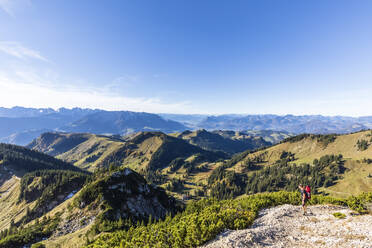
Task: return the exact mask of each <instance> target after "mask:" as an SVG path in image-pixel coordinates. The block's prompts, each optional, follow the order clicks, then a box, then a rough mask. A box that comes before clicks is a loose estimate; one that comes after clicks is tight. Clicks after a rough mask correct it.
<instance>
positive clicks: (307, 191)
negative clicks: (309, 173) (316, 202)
mask: <svg viewBox="0 0 372 248" xmlns="http://www.w3.org/2000/svg"><path fill="white" fill-rule="evenodd" d="M305 194H306V198H307V199H311V189H310V186H309V185H306V187H305Z"/></svg>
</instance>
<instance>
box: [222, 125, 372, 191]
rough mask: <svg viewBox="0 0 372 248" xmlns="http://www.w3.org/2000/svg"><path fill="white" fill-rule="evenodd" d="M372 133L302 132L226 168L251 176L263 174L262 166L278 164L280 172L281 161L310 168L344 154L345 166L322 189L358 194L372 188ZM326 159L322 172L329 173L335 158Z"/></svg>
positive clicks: (312, 180)
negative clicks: (307, 133) (323, 133)
mask: <svg viewBox="0 0 372 248" xmlns="http://www.w3.org/2000/svg"><path fill="white" fill-rule="evenodd" d="M371 137H372V132H371V131H362V132H357V133H352V134H346V135H299V136H295V137H292V138H288V139H287V140H284V141H283V142H281V143H280V144H277V145H274V146H272V147H269V148H267V149H262V150H260V151H257V152H246V153H245V154H244V153H242V154H241V157H242V158H241V159H240V160H239V161H237V162H236V163H234V164H231V166H229V168H226V169H225V170H226V171H231V173H236V175H243V176H244V177H248V178H250V177H252V176H256V177H257V176H259V175H260V173H261V170H262V168H264V167H267V166H271V167H272V166H274V165H275V166H276V167H275V166H274V167H273V170H274V169H275V168H278V169H277V171H276V172H272V173H274V174H275V173H276V175H277V173H279V171H278V170H279V166H280V164H282V165H283V164H284V165H285V166H286V167H293V168H295V167H296V166H297V167H299V166H304V165H306V164H309V165H310V167H309V168H310V169H312V168H314V167H313V166H314V163H317V162H318V161H319V160H320V159H321V158H323V159H325V161H327V159H326V158H327V156H331V155H336V156H339V155H341V156H342V168H343V169H340V171H339V172H337V173H338V174H335V175H333V177H334V178H333V179H332V183H329V184H328V185H327V186H326V187H321V186H320V185H318V186H319V190H320V191H323V192H326V193H329V194H331V195H335V196H343V197H346V196H349V195H352V194H353V195H356V194H359V193H361V192H368V191H372V180H371V177H369V175H370V174H371V173H372V168H371V164H370V163H371V161H370V158H372V147H371V143H372V140H371ZM326 163H328V165H327V166H326V168H323V169H322V171H319V172H318V173H320V172H321V173H323V172H324V173H328V172H327V171H328V170H330V169H329V168H331V167H330V166H332V163H333V162H332V161H328V162H326ZM280 171H283V173H284V172H285V170H284V169H280ZM310 171H311V170H310ZM310 171H309V172H308V173H310ZM314 173H315V172H314ZM335 173H336V172H335ZM309 175H310V174H309ZM317 175H318V176H321V175H320V174H317ZM273 180H274V179H273ZM307 180H308V181H309V183H311V182H314V181H315V179H311V177H310V178H308V179H307V178H303V179H302V181H305V182H306V181H307ZM292 181H293V180H292ZM248 184H249V183H248Z"/></svg>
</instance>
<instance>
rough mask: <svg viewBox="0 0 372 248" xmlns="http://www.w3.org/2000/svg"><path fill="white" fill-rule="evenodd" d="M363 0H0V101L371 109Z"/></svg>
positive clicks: (198, 108) (250, 109) (371, 51)
mask: <svg viewBox="0 0 372 248" xmlns="http://www.w3.org/2000/svg"><path fill="white" fill-rule="evenodd" d="M371 13H372V1H369V0H366V1H362V0H358V1H342V0H333V1H331V0H330V1H326V0H319V1H295V0H292V1H285V0H282V1H278V0H272V1H269V0H256V1H249V0H244V1H235V0H234V1H227V0H226V1H223V0H221V1H206V0H205V1H200V0H195V1H192V0H184V1H181V0H148V1H145V0H132V1H125V0H120V1H119V0H118V1H109V0H108V1H99V0H96V1H94V0H90V1H76V0H65V1H49V0H44V1H42V0H39V1H36V0H0V106H5V107H10V106H14V105H22V106H33V107H47V106H50V107H54V108H58V107H62V106H65V107H74V106H78V107H97V108H103V109H119V110H134V111H147V112H171V113H204V114H205V113H209V114H223V113H246V114H252V113H259V114H268V113H271V114H297V115H302V114H324V115H350V116H361V115H372V109H371V106H372V15H371Z"/></svg>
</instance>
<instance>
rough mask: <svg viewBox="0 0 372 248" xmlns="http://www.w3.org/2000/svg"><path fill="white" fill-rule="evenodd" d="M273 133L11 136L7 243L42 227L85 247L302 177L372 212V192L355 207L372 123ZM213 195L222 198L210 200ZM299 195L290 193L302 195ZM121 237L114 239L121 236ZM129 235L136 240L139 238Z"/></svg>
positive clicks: (4, 224)
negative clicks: (18, 139)
mask: <svg viewBox="0 0 372 248" xmlns="http://www.w3.org/2000/svg"><path fill="white" fill-rule="evenodd" d="M272 134H273V133H270V134H269V135H268V136H266V137H260V136H255V135H249V133H248V132H237V131H213V132H211V131H207V130H197V131H183V132H179V133H171V134H169V135H167V134H165V133H162V132H152V131H150V132H149V131H145V132H138V133H134V134H131V135H124V136H119V135H98V134H90V133H66V132H46V133H43V134H41V135H40V136H39V137H38V138H37V139H35V140H33V141H32V142H31V143H30V144H29V145H28V146H27V148H23V147H18V146H13V145H5V144H4V145H2V155H1V158H2V160H1V161H2V162H1V166H2V179H1V180H2V181H1V183H2V185H1V189H0V190H1V192H2V193H1V198H0V207H2V208H4V209H6V211H2V213H1V216H0V227H1V230H2V232H1V233H0V234H1V235H2V236H0V237H3V238H1V239H0V247H7V246H8V245H11V244H12V245H13V246H14V247H18V245H21V244H22V245H24V244H28V243H30V242H31V243H33V242H36V241H40V237H41V236H42V237H43V238H44V239H46V240H45V241H43V242H41V244H43V245H45V246H46V247H58V246H62V247H82V246H83V245H84V244H90V242H93V243H92V244H93V246H90V247H101V245H103V244H104V243H101V241H99V240H100V238H98V237H100V234H101V233H108V235H109V236H108V237H110V238H109V239H111V236H110V235H122V234H120V233H122V232H126V231H125V230H129V228H130V227H135V228H139V229H141V228H144V227H146V228H149V227H150V226H149V225H150V224H151V223H152V222H154V221H155V222H154V224H153V225H155V226H154V227H153V228H155V229H158V228H160V226H161V225H163V224H161V223H163V221H165V222H164V223H168V222H169V221H171V222H169V223H173V222H172V221H174V220H173V217H172V219H165V220H164V218H169V217H167V216H170V215H171V216H178V215H179V214H180V217H174V218H176V219H177V218H186V219H185V221H186V222H185V223H188V221H191V220H188V218H189V217H181V216H183V215H184V214H185V213H190V214H191V213H192V211H194V210H192V211H191V210H187V209H190V207H191V206H194V205H193V204H202V205H200V206H199V207H198V208H200V209H205V210H203V211H212V210H211V209H210V207H212V206H215V204H217V205H218V204H228V203H227V202H226V203H223V202H224V200H225V199H235V200H234V201H237V202H240V201H245V200H243V199H245V198H246V197H247V196H252V197H253V198H252V199H255V198H254V197H255V196H256V194H257V193H265V192H277V191H280V192H282V190H285V191H296V190H297V185H298V183H307V184H309V185H311V187H312V189H313V193H314V194H315V195H316V194H326V195H329V196H327V197H330V196H331V197H330V198H327V197H326V198H324V200H316V201H318V202H319V201H321V202H323V201H325V202H333V203H334V202H338V203H342V202H344V203H342V204H341V205H343V204H346V205H349V206H350V207H354V208H355V209H358V211H361V212H363V211H368V210H367V208H366V205H364V204H365V203H363V202H368V201H370V200H369V199H370V198H369V197H372V196H370V195H366V196H361V197H362V198H361V199H363V200H362V201H360V202H359V203H358V204H359V205H358V204H357V205H356V206H354V205H352V203H351V202H352V198H350V197H352V196H356V195H360V194H361V193H363V192H371V190H372V180H371V178H370V175H371V173H372V169H371V166H370V164H371V162H370V160H371V159H370V158H371V155H372V152H371V151H372V150H371V149H372V146H370V144H371V141H372V139H371V135H372V132H371V131H369V130H367V131H361V132H356V133H351V134H343V135H333V134H330V135H310V134H309V135H298V136H288V137H286V138H284V139H282V140H281V141H279V142H277V143H270V142H269V141H267V140H268V138H270V135H272ZM275 135H276V134H275ZM265 138H266V140H265ZM243 148H244V151H241V150H239V149H243ZM29 149H31V150H29ZM52 156H53V157H52ZM25 166H26V167H25ZM281 194H282V193H281ZM291 194H292V193H291ZM293 194H294V195H293V196H295V195H296V197H297V193H293ZM210 197H214V199H215V200H214V201H212V202H210V203H207V202H205V201H206V199H210ZM275 197H277V196H275ZM291 197H292V196H291ZM296 197H295V198H288V199H287V200H285V202H288V201H289V202H288V203H292V202H293V203H295V202H297V200H295V199H296ZM319 197H324V196H319ZM333 197H340V199H337V198H333ZM363 197H364V198H363ZM365 197H367V198H365ZM203 199H204V200H203ZM239 199H242V200H239ZM315 199H318V198H315ZM319 199H323V198H319ZM333 199H334V200H333ZM371 200H372V199H371ZM207 201H208V200H207ZM254 201H255V200H254ZM274 201H277V200H274ZM316 201H315V200H314V202H313V203H316ZM198 202H199V203H198ZM280 202H281V200H280ZM206 203H207V205H205V204H206ZM209 204H211V205H210V207H208V206H209ZM239 204H242V203H239ZM244 204H245V203H244ZM255 204H256V203H255ZM196 206H198V205H195V207H196ZM191 208H194V207H191ZM212 208H213V209H214V208H215V207H212ZM208 209H209V210H208ZM228 209H230V208H229V207H228ZM232 209H236V207H233V208H231V210H232ZM249 209H251V208H249ZM249 209H247V210H246V211H248V212H246V213H245V212H243V213H244V214H243V216H241V218H242V220H240V221H241V222H239V221H238V219H236V220H235V222H234V223H241V224H234V225H235V226H234V225H233V226H231V227H230V228H232V229H236V228H238V229H241V228H244V227H245V226H246V225H249V223H251V218H253V217H252V216H254V214H253V215H252V216H251V214H252V212H250V211H253V210H249ZM254 209H256V208H254ZM185 211H186V212H185ZM190 211H191V212H190ZM213 211H215V210H213ZM218 211H222V210H218ZM228 211H230V210H228ZM254 211H256V210H254ZM177 213H179V214H177ZM182 213H183V214H182ZM226 214H228V213H227V212H221V213H220V215H218V216H221V217H222V216H226ZM245 214H248V215H247V216H245ZM244 216H245V217H244ZM249 216H251V217H249ZM202 218H205V217H202ZM239 218H240V217H239ZM245 218H248V219H246V220H245ZM248 220H249V221H248ZM252 220H253V219H252ZM149 221H150V222H149ZM237 221H238V222H237ZM155 223H159V224H155ZM158 225H160V226H158ZM169 225H170V226H169V228H176V229H178V228H179V227H175V226H173V224H169ZM190 225H194V224H191V223H190ZM221 225H222V226H220V227H218V228H217V226H216V228H217V229H216V230H215V231H212V233H213V234H212V233H209V231H208V233H209V234H208V235H212V236H206V237H205V240H206V241H208V240H210V238H212V237H214V235H216V234H218V233H219V231H217V230H222V229H220V228H222V227H226V226H225V225H227V226H229V225H230V224H228V222H226V223H225V224H221ZM240 225H241V226H240ZM21 227H22V228H21ZM135 230H137V229H133V230H132V231H134V232H137V231H135ZM146 230H147V231H145V232H150V230H148V229H146ZM159 230H160V229H159ZM151 232H152V231H151ZM167 232H168V231H167ZM26 233H27V236H24V235H26ZM123 235H124V233H123ZM125 235H137V234H134V233H133V234H129V233H128V234H125ZM187 235H189V234H187ZM187 235H186V237H188V236H187ZM190 235H191V234H190ZM15 237H22V238H20V239H19V238H17V239H14V238H15ZM113 237H114V236H112V238H113ZM120 237H121V238H120V239H123V238H124V236H120ZM208 237H210V238H208ZM97 238H98V239H97ZM180 238H181V237H180ZM115 239H116V238H115ZM141 239H143V237H142V238H141ZM181 239H182V240H183V241H182V242H183V243H182V244H183V245H181V244H180V245H181V246H179V247H194V246H195V245H196V244H198V245H201V244H202V243H198V242H196V241H192V240H189V241H187V240H185V239H184V238H181ZM22 240H23V241H22ZM201 240H204V238H202V239H201ZM107 242H109V243H110V242H114V241H107ZM115 242H116V241H115ZM115 242H114V243H112V244H113V246H116V245H117V244H118V243H115ZM126 242H129V243H128V247H131V245H129V244H131V242H133V241H126ZM146 242H150V241H146ZM151 242H155V240H154V241H151ZM151 242H150V243H151ZM156 242H159V241H156ZM169 242H177V241H169ZM195 242H196V243H195ZM105 243H106V241H105ZM77 244H79V245H77ZM114 244H115V245H114ZM172 244H173V245H174V244H175V243H172ZM187 244H189V245H187ZM103 247H104V246H103ZM176 247H177V246H176Z"/></svg>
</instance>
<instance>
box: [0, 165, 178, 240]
mask: <svg viewBox="0 0 372 248" xmlns="http://www.w3.org/2000/svg"><path fill="white" fill-rule="evenodd" d="M48 173H49V174H48V176H49V178H51V177H53V175H54V174H51V173H55V172H54V171H49V172H48ZM38 176H42V175H41V174H40V173H39V174H38ZM78 176H79V175H76V174H75V178H74V177H71V176H70V177H68V178H69V181H70V185H64V187H63V188H68V187H69V186H72V184H74V183H76V182H78V181H77V180H78ZM47 178H48V177H47ZM22 180H23V179H22ZM26 181H29V180H27V179H26ZM32 184H34V180H33V181H32V182H31V183H30V184H27V185H26V187H27V186H30V185H32ZM21 185H22V183H21ZM74 188H75V189H76V190H79V186H76V187H74ZM21 192H22V191H21ZM25 192H26V193H25V194H21V195H20V197H21V198H25V199H26V202H27V200H29V197H36V196H35V194H32V195H31V196H27V194H29V193H30V192H28V190H26V191H25ZM44 192H45V191H44ZM36 193H37V192H36ZM54 195H55V198H58V195H59V194H58V193H55V194H54ZM43 197H44V195H43V194H42V195H41V197H38V198H37V199H38V200H39V201H40V200H42V199H43ZM54 200H55V201H56V200H57V199H54ZM50 201H52V200H50ZM23 202H24V201H23ZM37 203H38V202H36V204H37ZM46 204H48V203H46ZM39 207H43V206H39ZM181 209H182V204H181V203H178V202H176V200H175V199H174V198H172V197H169V196H168V195H167V194H166V193H165V191H164V190H162V189H161V188H157V187H155V186H153V185H150V184H148V183H147V182H146V180H145V179H144V178H143V177H142V176H140V175H139V174H138V173H136V172H134V171H132V170H130V169H128V168H115V170H113V171H111V170H109V169H107V170H104V171H102V170H101V171H100V172H99V173H96V174H95V175H94V176H92V177H90V178H89V180H87V181H86V184H85V186H84V188H83V189H82V190H80V191H78V192H76V191H73V194H70V196H68V197H64V200H63V201H62V202H61V204H60V205H59V206H53V208H51V209H49V210H50V211H48V212H47V213H45V215H44V216H40V218H38V217H36V218H35V220H34V221H31V222H22V223H20V226H19V227H17V226H18V225H17V224H10V227H9V228H8V229H7V230H6V231H5V232H4V231H1V232H0V247H23V245H25V244H30V243H36V242H38V241H41V239H42V238H43V239H46V238H47V239H48V240H47V241H46V242H45V243H46V244H47V245H48V247H49V246H50V247H53V245H62V244H63V247H76V246H77V245H78V246H81V245H83V244H85V243H86V241H87V239H89V238H92V237H95V236H96V235H97V234H100V233H102V232H112V231H115V230H118V229H126V228H129V227H130V226H133V225H135V223H136V222H137V221H140V222H147V221H148V220H149V219H153V220H160V219H164V218H165V216H166V215H167V214H175V213H176V212H177V211H180V210H181ZM29 215H30V214H26V216H29ZM13 222H14V221H12V223H13ZM67 237H69V238H68V239H67ZM74 242H79V243H74Z"/></svg>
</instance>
